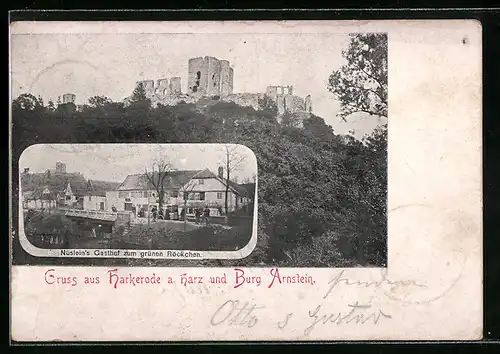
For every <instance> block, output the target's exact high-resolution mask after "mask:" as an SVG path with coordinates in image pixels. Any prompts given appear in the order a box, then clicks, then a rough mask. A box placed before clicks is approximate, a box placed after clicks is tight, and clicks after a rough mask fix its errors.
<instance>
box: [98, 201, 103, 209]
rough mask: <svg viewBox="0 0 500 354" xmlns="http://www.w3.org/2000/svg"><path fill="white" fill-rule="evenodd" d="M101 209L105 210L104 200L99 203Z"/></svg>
mask: <svg viewBox="0 0 500 354" xmlns="http://www.w3.org/2000/svg"><path fill="white" fill-rule="evenodd" d="M99 210H104V202H101V204H100V205H99Z"/></svg>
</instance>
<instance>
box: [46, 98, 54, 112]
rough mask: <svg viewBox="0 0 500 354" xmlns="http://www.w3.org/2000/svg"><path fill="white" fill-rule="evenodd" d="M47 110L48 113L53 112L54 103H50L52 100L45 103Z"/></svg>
mask: <svg viewBox="0 0 500 354" xmlns="http://www.w3.org/2000/svg"><path fill="white" fill-rule="evenodd" d="M47 110H48V111H49V112H54V111H55V110H56V107H55V106H54V102H52V100H49V102H48V103H47Z"/></svg>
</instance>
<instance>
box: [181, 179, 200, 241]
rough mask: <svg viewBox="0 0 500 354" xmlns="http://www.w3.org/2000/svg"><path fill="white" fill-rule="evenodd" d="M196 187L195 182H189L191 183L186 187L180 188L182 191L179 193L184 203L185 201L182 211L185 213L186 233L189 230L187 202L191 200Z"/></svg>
mask: <svg viewBox="0 0 500 354" xmlns="http://www.w3.org/2000/svg"><path fill="white" fill-rule="evenodd" d="M195 187H196V183H195V182H194V181H193V180H189V182H188V183H186V184H185V185H183V186H182V187H181V188H180V190H179V192H180V193H181V195H182V201H183V207H182V210H183V213H184V231H186V228H187V218H186V214H187V201H188V199H189V195H190V194H191V193H192V192H193V189H194V188H195Z"/></svg>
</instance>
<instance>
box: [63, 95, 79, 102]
mask: <svg viewBox="0 0 500 354" xmlns="http://www.w3.org/2000/svg"><path fill="white" fill-rule="evenodd" d="M62 98H63V103H75V99H76V96H75V94H73V93H65V94H64V95H63V97H62Z"/></svg>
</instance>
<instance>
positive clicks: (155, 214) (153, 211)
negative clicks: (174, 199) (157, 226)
mask: <svg viewBox="0 0 500 354" xmlns="http://www.w3.org/2000/svg"><path fill="white" fill-rule="evenodd" d="M151 212H152V213H153V222H156V217H157V216H158V210H157V209H156V206H154V207H153V209H152V210H151Z"/></svg>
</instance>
